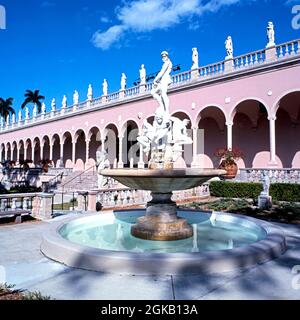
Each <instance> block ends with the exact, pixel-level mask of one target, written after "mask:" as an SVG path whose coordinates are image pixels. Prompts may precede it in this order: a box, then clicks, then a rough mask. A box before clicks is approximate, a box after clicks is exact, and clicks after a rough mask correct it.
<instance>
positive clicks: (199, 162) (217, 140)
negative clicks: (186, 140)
mask: <svg viewBox="0 0 300 320" xmlns="http://www.w3.org/2000/svg"><path fill="white" fill-rule="evenodd" d="M197 121H198V123H197V129H198V130H197V152H196V154H197V156H196V159H195V160H196V163H195V166H197V167H202V168H217V167H218V166H219V163H220V160H219V159H218V158H216V157H215V156H214V153H215V151H216V150H217V149H218V148H224V147H226V144H227V141H226V115H225V113H224V111H223V109H222V108H221V107H219V106H216V105H211V106H209V105H207V106H205V108H202V109H201V111H200V112H199V114H198V115H197Z"/></svg>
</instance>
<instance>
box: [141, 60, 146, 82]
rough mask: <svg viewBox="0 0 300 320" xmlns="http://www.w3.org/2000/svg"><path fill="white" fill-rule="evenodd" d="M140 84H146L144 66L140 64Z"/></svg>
mask: <svg viewBox="0 0 300 320" xmlns="http://www.w3.org/2000/svg"><path fill="white" fill-rule="evenodd" d="M140 81H141V82H140V84H141V85H143V84H146V69H145V66H144V65H143V64H142V65H141V69H140Z"/></svg>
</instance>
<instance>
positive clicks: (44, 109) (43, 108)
mask: <svg viewBox="0 0 300 320" xmlns="http://www.w3.org/2000/svg"><path fill="white" fill-rule="evenodd" d="M41 111H42V114H45V113H46V104H45V103H44V102H43V103H42V108H41Z"/></svg>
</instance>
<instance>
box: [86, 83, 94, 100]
mask: <svg viewBox="0 0 300 320" xmlns="http://www.w3.org/2000/svg"><path fill="white" fill-rule="evenodd" d="M87 98H88V100H89V101H91V100H93V87H92V85H91V84H89V87H88V93H87Z"/></svg>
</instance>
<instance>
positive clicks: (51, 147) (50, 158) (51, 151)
mask: <svg viewBox="0 0 300 320" xmlns="http://www.w3.org/2000/svg"><path fill="white" fill-rule="evenodd" d="M49 147H50V154H49V160H51V161H53V144H52V143H51V142H50V144H49ZM53 164H54V163H53Z"/></svg>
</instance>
